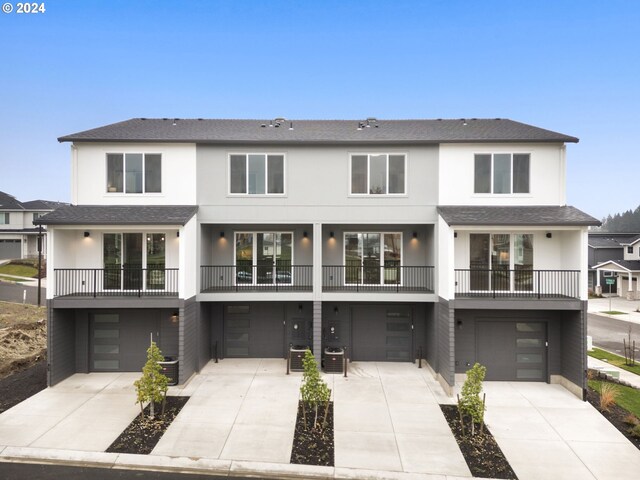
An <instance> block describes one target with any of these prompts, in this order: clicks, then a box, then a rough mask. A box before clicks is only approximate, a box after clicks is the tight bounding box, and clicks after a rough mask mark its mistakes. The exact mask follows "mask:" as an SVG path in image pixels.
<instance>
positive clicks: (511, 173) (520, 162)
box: [474, 153, 531, 194]
mask: <svg viewBox="0 0 640 480" xmlns="http://www.w3.org/2000/svg"><path fill="white" fill-rule="evenodd" d="M530 160H531V158H530V154H528V153H513V154H512V153H493V154H492V153H478V154H476V155H475V158H474V167H475V177H474V193H497V194H511V193H530V186H529V180H530V173H529V164H530Z"/></svg>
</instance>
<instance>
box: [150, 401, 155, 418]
mask: <svg viewBox="0 0 640 480" xmlns="http://www.w3.org/2000/svg"><path fill="white" fill-rule="evenodd" d="M155 413H156V412H155V409H154V405H153V400H151V401H150V402H149V418H150V419H151V420H153V419H154V418H155Z"/></svg>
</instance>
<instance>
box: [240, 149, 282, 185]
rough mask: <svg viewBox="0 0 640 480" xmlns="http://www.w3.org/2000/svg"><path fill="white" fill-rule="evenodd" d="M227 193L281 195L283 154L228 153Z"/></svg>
mask: <svg viewBox="0 0 640 480" xmlns="http://www.w3.org/2000/svg"><path fill="white" fill-rule="evenodd" d="M229 193H231V194H234V195H283V194H284V155H283V154H264V153H249V154H237V153H234V154H232V155H230V156H229Z"/></svg>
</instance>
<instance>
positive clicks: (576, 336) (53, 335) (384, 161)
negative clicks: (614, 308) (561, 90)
mask: <svg viewBox="0 0 640 480" xmlns="http://www.w3.org/2000/svg"><path fill="white" fill-rule="evenodd" d="M59 140H60V141H61V142H69V143H71V154H72V160H71V161H72V203H73V205H71V206H69V207H64V208H61V209H58V210H56V211H55V212H53V213H51V214H49V215H47V216H45V217H43V218H41V219H39V220H38V221H39V222H40V223H42V224H45V225H47V227H48V229H49V232H50V253H49V263H48V270H49V271H48V279H49V280H48V281H49V284H48V285H49V288H48V291H47V297H48V310H49V319H48V322H49V383H50V384H51V385H53V384H55V383H57V382H59V381H60V380H62V379H64V378H65V377H67V376H69V375H71V374H73V373H75V372H93V371H128V370H130V371H134V370H138V369H139V368H140V367H141V365H142V364H143V362H144V358H145V349H146V346H147V345H148V342H149V338H150V336H153V338H154V339H156V340H157V341H158V343H159V345H160V347H161V349H162V350H163V352H164V353H165V355H169V356H175V357H176V358H178V359H179V381H180V382H181V383H182V382H186V381H187V380H188V379H189V378H190V377H191V375H193V373H194V372H197V371H198V370H199V369H200V368H202V367H203V365H204V364H206V363H207V362H208V361H209V360H210V359H212V358H214V357H215V358H222V359H224V358H234V357H276V358H277V357H285V356H286V354H287V351H288V348H289V346H290V345H301V346H309V347H311V348H312V349H313V352H314V354H315V355H316V357H317V358H318V360H322V358H323V356H324V352H325V349H327V348H330V347H339V348H344V349H345V350H346V355H347V357H348V358H349V359H351V360H352V361H399V362H411V361H414V360H415V359H416V357H418V356H421V357H422V358H424V359H425V360H426V362H427V364H428V368H431V369H432V370H433V373H434V375H435V376H436V377H437V378H438V380H439V381H440V383H441V384H442V385H443V387H444V388H445V390H446V391H448V392H451V389H452V387H453V386H454V385H455V382H456V375H459V374H463V373H464V372H465V371H466V369H467V368H468V367H469V366H471V365H473V364H474V363H475V362H480V363H482V364H484V365H486V366H487V379H489V380H521V381H541V382H555V383H561V384H563V385H565V386H566V387H567V388H568V389H570V390H571V391H573V392H574V393H575V394H576V395H582V391H583V388H584V386H585V370H586V357H585V335H586V300H587V285H588V279H587V230H588V227H589V226H590V225H597V224H599V222H598V221H597V220H596V219H594V218H593V217H591V216H589V215H587V214H585V213H583V212H581V211H579V210H577V209H576V208H573V207H571V206H567V205H566V197H565V192H566V188H565V184H566V154H565V153H566V151H565V145H566V144H567V143H574V142H577V141H578V139H577V138H575V137H572V136H568V135H564V134H561V133H556V132H552V131H549V130H544V129H541V128H538V127H534V126H531V125H526V124H523V123H519V122H515V121H512V120H506V119H460V120H377V119H373V118H369V119H366V120H362V121H358V120H293V121H291V120H285V119H282V118H279V119H275V120H266V121H265V120H206V119H144V118H137V119H132V120H127V121H124V122H120V123H116V124H112V125H107V126H104V127H99V128H96V129H93V130H88V131H84V132H80V133H76V134H72V135H67V136H64V137H61V138H60V139H59Z"/></svg>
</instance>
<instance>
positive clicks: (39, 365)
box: [0, 357, 47, 413]
mask: <svg viewBox="0 0 640 480" xmlns="http://www.w3.org/2000/svg"><path fill="white" fill-rule="evenodd" d="M45 388H47V360H46V359H45V358H43V357H40V359H39V360H38V361H36V362H35V363H34V364H32V365H31V366H29V367H28V368H25V369H22V370H19V371H18V372H17V373H14V374H13V375H9V376H8V377H5V378H3V379H0V413H2V412H5V411H7V410H9V409H10V408H11V407H13V406H14V405H17V404H18V403H20V402H22V401H23V400H26V399H27V398H29V397H30V396H32V395H35V394H36V393H38V392H39V391H40V390H44V389H45Z"/></svg>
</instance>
